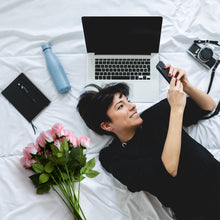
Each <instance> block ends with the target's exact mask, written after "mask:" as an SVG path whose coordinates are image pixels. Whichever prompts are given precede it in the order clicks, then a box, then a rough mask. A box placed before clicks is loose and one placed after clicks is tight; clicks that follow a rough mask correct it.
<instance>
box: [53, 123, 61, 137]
mask: <svg viewBox="0 0 220 220" xmlns="http://www.w3.org/2000/svg"><path fill="white" fill-rule="evenodd" d="M52 134H53V135H54V137H55V134H56V135H57V136H59V137H60V136H63V135H64V127H63V125H62V124H60V123H57V124H55V125H54V126H53V127H52Z"/></svg>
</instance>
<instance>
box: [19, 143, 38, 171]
mask: <svg viewBox="0 0 220 220" xmlns="http://www.w3.org/2000/svg"><path fill="white" fill-rule="evenodd" d="M36 153H37V147H36V145H35V144H34V143H30V144H28V146H27V147H25V149H24V150H23V155H24V156H23V157H22V158H21V163H22V165H23V166H24V167H25V168H29V167H31V164H32V163H35V162H36V159H32V156H31V154H36Z"/></svg>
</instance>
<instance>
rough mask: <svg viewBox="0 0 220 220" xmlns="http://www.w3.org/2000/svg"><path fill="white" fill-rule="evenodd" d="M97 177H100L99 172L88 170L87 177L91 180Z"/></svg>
mask: <svg viewBox="0 0 220 220" xmlns="http://www.w3.org/2000/svg"><path fill="white" fill-rule="evenodd" d="M97 175H99V172H98V171H95V170H87V171H86V176H87V177H89V178H94V177H96V176H97Z"/></svg>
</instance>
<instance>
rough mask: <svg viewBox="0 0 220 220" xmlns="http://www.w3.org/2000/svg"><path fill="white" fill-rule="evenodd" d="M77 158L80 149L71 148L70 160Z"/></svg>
mask: <svg viewBox="0 0 220 220" xmlns="http://www.w3.org/2000/svg"><path fill="white" fill-rule="evenodd" d="M79 157H80V147H74V148H72V150H71V151H70V158H71V159H72V160H76V159H77V158H79Z"/></svg>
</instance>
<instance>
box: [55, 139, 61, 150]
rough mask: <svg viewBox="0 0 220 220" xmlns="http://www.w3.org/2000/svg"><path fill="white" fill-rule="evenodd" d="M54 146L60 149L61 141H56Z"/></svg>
mask: <svg viewBox="0 0 220 220" xmlns="http://www.w3.org/2000/svg"><path fill="white" fill-rule="evenodd" d="M54 145H55V146H56V147H57V148H58V149H60V140H55V141H54Z"/></svg>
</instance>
